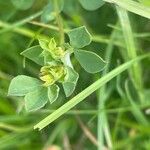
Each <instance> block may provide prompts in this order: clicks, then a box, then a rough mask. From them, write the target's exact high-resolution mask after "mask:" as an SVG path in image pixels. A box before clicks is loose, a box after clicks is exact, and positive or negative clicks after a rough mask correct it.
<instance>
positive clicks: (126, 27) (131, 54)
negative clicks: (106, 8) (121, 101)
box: [116, 6, 143, 101]
mask: <svg viewBox="0 0 150 150" xmlns="http://www.w3.org/2000/svg"><path fill="white" fill-rule="evenodd" d="M116 8H117V13H118V16H119V19H120V23H121V27H122V31H123V35H124V40H125V43H126V48H127V55H128V59H129V60H130V59H134V58H136V57H137V50H136V46H135V45H136V44H135V42H134V36H133V32H132V28H131V25H130V20H129V17H128V13H127V11H126V10H125V9H123V8H121V7H118V6H117V7H116ZM130 71H131V72H130V73H131V78H132V81H133V83H134V85H135V87H136V89H137V91H138V94H139V96H140V100H141V101H142V97H143V95H142V91H143V83H142V75H141V67H140V64H139V63H135V64H134V65H133V67H132V68H131V70H130Z"/></svg>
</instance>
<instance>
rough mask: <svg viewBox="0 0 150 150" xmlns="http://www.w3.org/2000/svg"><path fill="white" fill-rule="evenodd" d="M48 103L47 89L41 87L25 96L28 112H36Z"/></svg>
mask: <svg viewBox="0 0 150 150" xmlns="http://www.w3.org/2000/svg"><path fill="white" fill-rule="evenodd" d="M47 102H48V96H47V88H46V87H41V88H39V89H36V90H35V91H32V92H30V93H28V94H26V96H25V107H26V110H27V111H35V110H38V109H40V108H42V107H43V106H44V105H45V104H46V103H47Z"/></svg>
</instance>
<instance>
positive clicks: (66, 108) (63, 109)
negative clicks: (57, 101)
mask: <svg viewBox="0 0 150 150" xmlns="http://www.w3.org/2000/svg"><path fill="white" fill-rule="evenodd" d="M149 56H150V54H147V55H143V56H141V57H137V58H135V59H133V60H130V61H128V62H126V63H124V64H122V65H120V66H119V67H117V68H116V69H114V70H112V71H111V72H109V73H107V74H106V75H105V76H104V77H102V78H100V79H99V80H97V81H96V82H94V83H93V84H92V85H90V86H89V87H87V88H86V89H85V90H83V91H82V92H81V93H79V94H78V95H76V96H75V97H74V98H72V99H71V100H70V101H68V102H67V103H65V104H64V105H62V106H61V107H60V108H58V109H57V110H56V111H55V112H53V113H52V114H50V115H49V116H47V117H46V118H45V119H43V120H42V121H40V122H39V123H38V124H36V125H35V126H34V129H37V128H38V129H39V130H41V129H43V128H44V127H46V126H47V125H49V124H50V123H52V122H53V121H55V120H56V119H57V118H59V117H60V116H62V115H63V114H64V113H66V112H67V111H69V110H70V109H71V108H73V107H74V106H76V105H77V104H78V103H80V102H81V101H83V100H84V99H85V98H86V97H88V96H89V95H90V94H92V93H93V92H94V91H96V90H97V89H99V88H100V87H102V86H103V85H105V84H106V83H107V82H108V81H110V80H111V79H113V78H114V77H116V76H117V75H118V74H120V73H122V72H123V71H125V70H126V69H128V68H130V67H131V66H132V65H133V64H134V63H135V62H137V61H140V60H141V59H144V58H146V57H149Z"/></svg>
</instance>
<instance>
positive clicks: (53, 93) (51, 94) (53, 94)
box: [48, 84, 59, 104]
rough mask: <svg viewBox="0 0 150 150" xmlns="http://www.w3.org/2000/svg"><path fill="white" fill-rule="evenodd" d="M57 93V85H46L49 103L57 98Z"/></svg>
mask: <svg viewBox="0 0 150 150" xmlns="http://www.w3.org/2000/svg"><path fill="white" fill-rule="evenodd" d="M58 95H59V87H58V86H57V85H56V84H53V85H51V86H49V87H48V98H49V101H50V103H51V104H52V103H53V102H54V101H55V100H56V99H57V98H58Z"/></svg>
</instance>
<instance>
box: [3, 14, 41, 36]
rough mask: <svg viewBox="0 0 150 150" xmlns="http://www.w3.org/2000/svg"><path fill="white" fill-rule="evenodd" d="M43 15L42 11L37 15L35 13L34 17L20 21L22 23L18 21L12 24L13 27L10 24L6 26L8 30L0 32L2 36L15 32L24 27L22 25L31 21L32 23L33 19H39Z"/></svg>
mask: <svg viewBox="0 0 150 150" xmlns="http://www.w3.org/2000/svg"><path fill="white" fill-rule="evenodd" d="M41 14H42V11H39V12H37V13H35V14H33V15H31V16H29V17H27V18H25V19H22V20H20V21H17V22H16V23H13V24H11V25H9V24H8V25H7V26H6V28H4V29H2V30H0V34H2V33H4V32H8V31H11V30H14V29H15V28H17V27H19V26H22V25H24V24H25V23H27V22H29V21H31V20H33V19H35V18H37V17H39V16H40V15H41ZM0 23H1V22H0Z"/></svg>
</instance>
